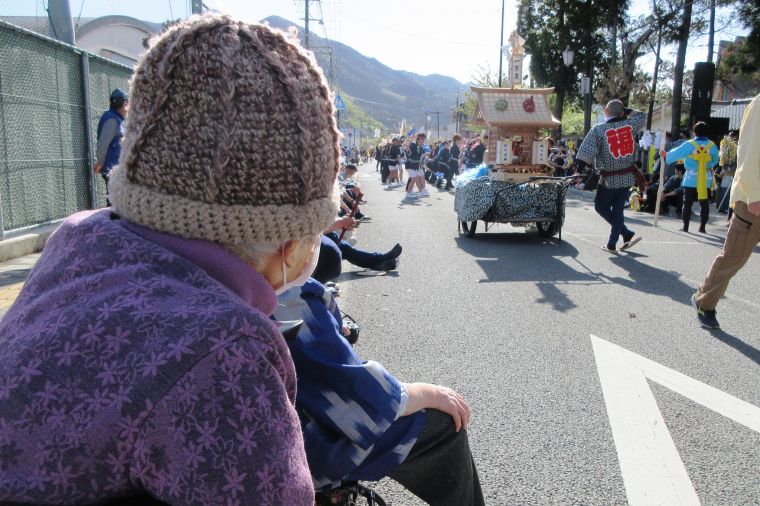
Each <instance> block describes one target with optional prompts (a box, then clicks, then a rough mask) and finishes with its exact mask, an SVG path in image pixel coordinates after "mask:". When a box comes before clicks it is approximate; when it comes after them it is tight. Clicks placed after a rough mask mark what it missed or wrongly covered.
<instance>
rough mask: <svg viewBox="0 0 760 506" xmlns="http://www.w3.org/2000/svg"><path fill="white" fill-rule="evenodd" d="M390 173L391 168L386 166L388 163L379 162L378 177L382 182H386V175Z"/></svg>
mask: <svg viewBox="0 0 760 506" xmlns="http://www.w3.org/2000/svg"><path fill="white" fill-rule="evenodd" d="M390 173H391V169H390V168H389V167H388V164H387V163H386V162H383V163H381V164H380V179H381V180H382V181H383V183H387V182H388V176H389V175H390Z"/></svg>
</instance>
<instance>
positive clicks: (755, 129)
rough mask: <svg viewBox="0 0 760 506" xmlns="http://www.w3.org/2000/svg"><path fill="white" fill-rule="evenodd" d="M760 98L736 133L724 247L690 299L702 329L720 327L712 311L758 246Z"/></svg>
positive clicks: (746, 112)
mask: <svg viewBox="0 0 760 506" xmlns="http://www.w3.org/2000/svg"><path fill="white" fill-rule="evenodd" d="M758 139H760V95H758V96H757V97H755V99H754V100H753V101H752V102H751V103H750V104H749V106H748V107H747V109H746V111H745V112H744V120H743V121H742V126H741V130H740V131H739V150H738V153H737V159H736V163H737V168H736V174H735V175H734V181H733V184H732V185H731V202H730V203H731V207H732V208H733V210H734V215H733V218H732V219H731V224H730V225H729V228H728V235H726V242H725V244H724V245H723V252H722V253H721V254H720V255H718V256H717V257H715V260H713V263H712V265H711V266H710V271H709V272H708V273H707V277H706V278H705V280H704V281H703V282H702V284H701V285H699V289H698V290H697V293H695V294H694V295H692V296H691V303H692V304H693V305H694V307H695V308H696V309H697V318H698V319H699V322H700V323H701V324H702V326H703V327H707V328H711V329H717V328H720V324H719V323H718V320H717V318H716V311H715V308H716V307H717V305H718V300H720V298H721V297H722V296H723V294H724V293H725V292H726V289H727V288H728V283H729V281H731V278H732V277H733V276H734V274H736V273H737V272H739V269H741V268H742V267H743V266H744V264H745V263H747V260H749V257H750V255H752V250H753V249H754V248H755V246H757V243H758V242H760V142H758Z"/></svg>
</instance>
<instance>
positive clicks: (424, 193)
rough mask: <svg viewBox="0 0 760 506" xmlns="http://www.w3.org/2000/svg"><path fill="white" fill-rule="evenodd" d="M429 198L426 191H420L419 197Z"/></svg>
mask: <svg viewBox="0 0 760 506" xmlns="http://www.w3.org/2000/svg"><path fill="white" fill-rule="evenodd" d="M429 196H430V194H429V193H428V191H427V190H422V191H421V192H420V197H429Z"/></svg>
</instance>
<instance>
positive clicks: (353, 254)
mask: <svg viewBox="0 0 760 506" xmlns="http://www.w3.org/2000/svg"><path fill="white" fill-rule="evenodd" d="M327 237H329V238H330V239H332V241H333V242H334V243H335V244H337V245H338V248H340V254H341V256H342V257H343V260H346V261H348V262H350V263H352V264H354V265H355V266H357V267H362V268H364V269H373V268H375V267H377V264H379V263H380V262H382V261H383V260H386V255H385V254H384V253H370V252H369V251H363V250H360V249H358V248H354V247H353V246H352V245H351V243H349V242H348V241H339V240H338V234H337V233H335V232H330V233H329V234H327ZM320 253H321V250H320Z"/></svg>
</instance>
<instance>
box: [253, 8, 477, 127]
mask: <svg viewBox="0 0 760 506" xmlns="http://www.w3.org/2000/svg"><path fill="white" fill-rule="evenodd" d="M262 22H265V23H269V25H270V26H272V27H274V28H280V29H282V30H287V29H289V28H290V27H295V28H296V29H297V30H298V35H299V37H300V38H301V42H303V29H302V28H301V27H299V26H297V25H295V24H294V23H292V22H290V21H288V20H286V19H283V18H281V17H278V16H270V17H268V18H266V19H264V20H262ZM309 42H310V46H311V48H312V49H313V51H314V54H315V56H316V58H317V62H318V63H319V64H320V66H321V67H322V69H323V70H324V72H325V75H326V76H327V77H328V79H330V78H331V72H330V59H329V51H328V50H327V48H328V47H329V48H330V50H331V51H332V55H333V62H334V64H333V69H334V75H333V76H332V77H333V81H335V82H337V84H338V86H339V87H340V92H341V95H342V97H343V98H344V99H347V100H346V101H347V102H350V103H353V105H355V106H356V107H359V108H361V109H362V110H363V111H365V112H366V113H368V114H369V115H370V116H371V117H372V119H374V120H377V121H379V122H380V123H382V124H383V125H384V126H385V127H386V128H388V129H391V130H398V128H399V122H400V121H401V120H402V119H406V121H407V124H408V125H412V126H420V127H421V126H424V125H425V120H426V113H425V111H438V112H439V113H440V118H439V119H440V126H441V129H443V127H444V125H446V124H448V123H450V122H451V119H450V118H451V109H452V108H453V107H454V105H455V104H456V99H457V94H459V95H460V97H459V98H460V100H462V99H463V96H462V94H463V93H464V91H465V89H466V86H465V85H463V84H462V83H460V82H459V81H457V80H456V79H454V78H452V77H448V76H443V75H440V74H431V75H428V76H422V75H419V74H415V73H413V72H407V71H404V70H394V69H392V68H390V67H388V66H387V65H383V64H382V63H380V62H379V61H377V60H376V59H375V58H370V57H367V56H364V55H363V54H361V53H359V52H358V51H356V50H354V49H353V48H351V47H349V46H347V45H345V44H341V43H340V42H335V41H332V40H326V39H323V38H321V37H318V36H316V35H315V34H314V33H309ZM410 57H411V53H410ZM335 82H331V84H332V85H333V86H334V85H335ZM347 96H348V97H347ZM349 112H351V109H349ZM344 120H345V121H347V124H349V125H351V123H355V122H352V121H351V118H350V117H348V118H344V119H343V120H342V121H341V123H344ZM429 125H430V126H431V127H432V128H431V129H432V130H434V129H435V128H436V115H435V114H433V115H431V122H430V123H429ZM351 126H358V124H353V125H351Z"/></svg>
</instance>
